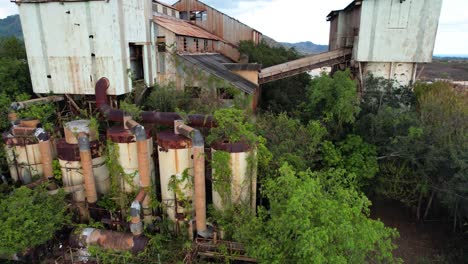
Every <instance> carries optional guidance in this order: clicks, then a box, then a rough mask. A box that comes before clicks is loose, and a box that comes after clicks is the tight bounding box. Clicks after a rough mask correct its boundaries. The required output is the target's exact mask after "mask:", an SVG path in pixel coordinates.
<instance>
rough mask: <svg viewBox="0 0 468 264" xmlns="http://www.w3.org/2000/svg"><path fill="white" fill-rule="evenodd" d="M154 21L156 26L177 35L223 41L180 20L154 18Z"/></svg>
mask: <svg viewBox="0 0 468 264" xmlns="http://www.w3.org/2000/svg"><path fill="white" fill-rule="evenodd" d="M153 20H154V22H155V23H156V24H158V25H160V26H162V27H164V28H166V29H169V30H170V31H172V32H174V33H176V34H177V35H182V36H189V37H195V38H202V39H213V40H222V39H221V38H220V37H218V36H216V35H214V34H211V33H209V32H207V31H205V30H203V29H201V28H199V27H197V26H194V25H192V24H190V23H188V22H186V21H183V20H180V19H170V18H166V17H161V16H155V17H153Z"/></svg>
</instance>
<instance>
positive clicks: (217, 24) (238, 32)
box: [174, 0, 262, 44]
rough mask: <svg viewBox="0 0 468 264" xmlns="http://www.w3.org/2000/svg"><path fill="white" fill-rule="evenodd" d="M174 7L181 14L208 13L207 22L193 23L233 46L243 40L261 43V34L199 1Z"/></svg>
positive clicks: (182, 1) (184, 1)
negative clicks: (192, 12)
mask: <svg viewBox="0 0 468 264" xmlns="http://www.w3.org/2000/svg"><path fill="white" fill-rule="evenodd" d="M174 7H176V8H177V9H178V10H179V11H181V12H184V11H185V12H190V11H206V12H207V20H206V21H193V22H195V23H196V24H197V25H199V26H201V27H202V28H204V29H206V30H208V31H209V32H211V33H213V34H215V35H217V36H219V37H221V38H223V39H225V40H226V41H228V42H230V43H232V44H238V43H239V41H241V40H252V41H254V42H255V43H259V42H260V41H261V38H262V34H261V33H260V32H258V31H256V30H255V29H253V28H251V27H249V26H247V25H245V24H243V23H241V22H239V21H238V20H236V19H234V18H232V17H229V16H227V15H225V14H223V13H221V12H219V11H218V10H216V9H214V8H211V7H210V6H208V5H205V4H203V3H201V2H199V1H196V0H181V1H179V2H177V3H175V4H174Z"/></svg>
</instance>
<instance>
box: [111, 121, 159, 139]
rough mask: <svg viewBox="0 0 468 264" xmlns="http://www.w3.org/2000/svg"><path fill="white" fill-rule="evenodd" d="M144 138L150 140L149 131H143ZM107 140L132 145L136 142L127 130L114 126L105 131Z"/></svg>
mask: <svg viewBox="0 0 468 264" xmlns="http://www.w3.org/2000/svg"><path fill="white" fill-rule="evenodd" d="M145 133H146V138H147V139H149V138H151V130H150V129H145ZM107 139H110V140H111V141H112V142H114V143H133V142H136V139H135V135H134V134H133V133H132V131H130V130H129V129H125V128H124V127H123V126H122V125H116V126H113V127H111V128H109V129H107Z"/></svg>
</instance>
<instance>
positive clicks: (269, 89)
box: [239, 41, 310, 113]
mask: <svg viewBox="0 0 468 264" xmlns="http://www.w3.org/2000/svg"><path fill="white" fill-rule="evenodd" d="M239 51H240V52H241V53H243V54H245V55H247V56H248V57H249V62H255V63H260V64H262V66H263V68H266V67H269V66H273V65H277V64H281V63H284V62H287V61H291V60H295V59H298V58H300V54H299V53H298V52H297V51H296V50H294V49H286V48H284V47H274V48H272V47H270V46H268V44H266V43H265V42H262V43H260V44H258V45H254V43H253V42H252V41H241V43H240V46H239ZM309 82H310V75H308V74H307V73H303V74H299V75H296V76H293V77H290V78H287V79H283V80H278V81H275V82H271V83H267V84H265V85H262V95H261V98H262V100H261V101H260V104H259V106H260V108H261V109H263V110H266V111H271V112H274V113H281V112H284V111H287V112H290V113H296V112H299V111H300V109H298V108H297V106H299V105H301V104H302V103H303V102H304V94H305V92H306V87H307V85H308V83H309Z"/></svg>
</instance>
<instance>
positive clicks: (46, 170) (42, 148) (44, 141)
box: [34, 128, 54, 179]
mask: <svg viewBox="0 0 468 264" xmlns="http://www.w3.org/2000/svg"><path fill="white" fill-rule="evenodd" d="M34 135H35V136H36V138H37V140H38V141H39V152H40V153H41V163H42V171H43V174H44V178H46V179H51V178H53V177H54V168H53V165H52V144H51V143H50V138H49V134H47V132H45V131H44V129H42V128H38V129H36V132H35V133H34Z"/></svg>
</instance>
